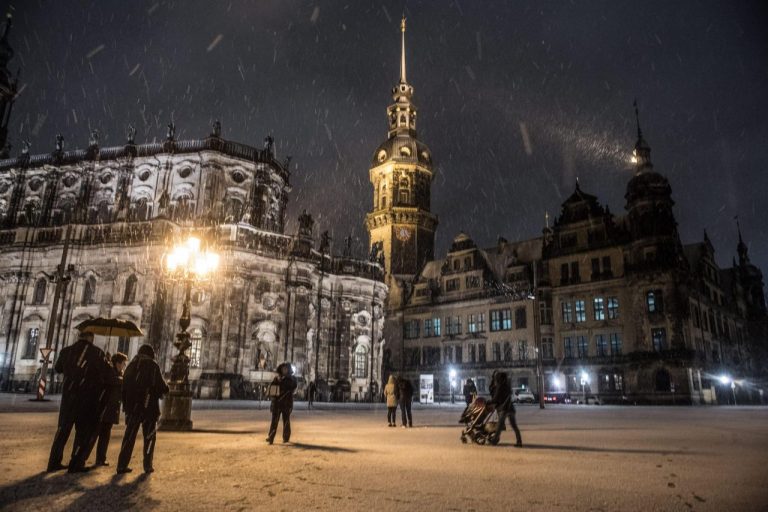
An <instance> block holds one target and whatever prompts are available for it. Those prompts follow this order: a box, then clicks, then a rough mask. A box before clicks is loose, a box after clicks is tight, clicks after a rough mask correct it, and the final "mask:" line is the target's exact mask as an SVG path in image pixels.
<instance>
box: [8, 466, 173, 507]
mask: <svg viewBox="0 0 768 512" xmlns="http://www.w3.org/2000/svg"><path fill="white" fill-rule="evenodd" d="M90 474H91V473H78V474H69V473H66V472H59V473H55V474H50V475H49V474H48V473H46V472H44V471H43V472H40V473H37V474H35V475H32V476H30V477H28V478H25V479H23V480H19V481H18V482H14V483H12V484H8V485H4V486H2V487H0V503H2V504H3V506H4V507H8V510H11V509H12V505H13V504H14V503H19V502H23V501H25V500H30V499H35V498H40V497H42V496H45V497H46V498H48V499H49V500H50V498H52V497H54V496H58V495H62V494H79V496H78V497H77V498H75V500H74V501H73V502H72V503H71V504H70V505H69V506H68V507H67V508H66V509H64V510H68V511H72V512H80V511H84V510H130V509H141V510H151V509H152V508H155V507H156V506H158V505H159V504H160V502H159V501H156V500H153V499H151V498H149V497H147V496H146V495H143V493H142V492H140V491H142V490H143V485H142V484H143V483H144V482H145V481H146V480H147V477H148V475H146V474H143V473H142V474H141V475H140V476H138V477H137V478H135V479H134V480H132V481H130V482H128V483H125V484H121V480H122V478H121V476H122V475H114V476H113V477H112V478H111V479H110V481H109V482H107V483H105V484H101V485H97V486H95V487H89V486H86V485H83V483H82V481H81V479H82V478H83V477H84V476H86V475H90ZM138 499H141V503H140V504H137V500H138Z"/></svg>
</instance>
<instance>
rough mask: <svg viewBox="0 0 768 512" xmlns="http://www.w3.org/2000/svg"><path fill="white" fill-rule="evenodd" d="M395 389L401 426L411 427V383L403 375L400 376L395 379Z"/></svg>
mask: <svg viewBox="0 0 768 512" xmlns="http://www.w3.org/2000/svg"><path fill="white" fill-rule="evenodd" d="M397 389H398V394H399V401H400V415H401V419H402V422H403V428H405V427H406V426H407V427H413V415H412V414H411V404H413V384H411V381H410V380H408V379H406V378H405V377H400V378H399V379H398V381H397Z"/></svg>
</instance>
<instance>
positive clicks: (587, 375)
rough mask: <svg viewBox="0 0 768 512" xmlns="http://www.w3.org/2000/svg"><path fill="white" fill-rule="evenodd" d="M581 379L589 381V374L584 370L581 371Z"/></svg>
mask: <svg viewBox="0 0 768 512" xmlns="http://www.w3.org/2000/svg"><path fill="white" fill-rule="evenodd" d="M581 380H583V381H584V382H589V374H588V373H587V372H585V371H584V370H582V371H581Z"/></svg>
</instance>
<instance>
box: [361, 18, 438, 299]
mask: <svg viewBox="0 0 768 512" xmlns="http://www.w3.org/2000/svg"><path fill="white" fill-rule="evenodd" d="M400 32H401V38H402V40H401V44H402V48H401V51H402V54H401V59H400V81H399V82H398V84H397V85H396V86H395V87H393V88H392V98H393V100H394V103H393V104H391V105H390V106H389V107H388V108H387V121H388V125H389V130H388V132H387V140H385V141H384V142H383V143H382V144H381V145H380V146H379V147H378V148H377V149H376V151H375V152H374V154H373V161H372V162H371V168H370V171H369V178H370V181H371V185H373V208H372V210H371V212H370V213H368V214H367V215H366V217H365V226H366V229H367V230H368V234H369V238H370V245H371V249H372V250H374V246H376V247H377V248H378V249H379V250H380V253H381V254H383V256H384V267H385V273H386V278H387V284H389V286H390V291H391V292H393V291H394V290H393V288H397V287H395V286H394V285H395V284H396V283H395V281H396V280H399V281H402V280H408V279H410V278H411V277H413V276H414V275H415V274H416V273H417V272H419V270H420V269H421V267H422V266H423V265H424V263H425V262H427V261H429V260H431V259H432V258H433V256H434V245H435V229H436V228H437V217H436V216H435V215H434V214H432V213H431V212H430V190H431V186H432V179H433V174H432V153H431V152H430V151H429V148H428V147H427V146H426V144H424V143H423V142H421V141H420V140H418V138H417V136H416V106H415V105H414V104H413V101H412V98H413V87H412V86H411V85H409V84H408V81H407V79H406V74H405V18H403V20H402V22H401V24H400ZM390 298H392V295H390ZM393 306H395V305H394V304H390V307H393Z"/></svg>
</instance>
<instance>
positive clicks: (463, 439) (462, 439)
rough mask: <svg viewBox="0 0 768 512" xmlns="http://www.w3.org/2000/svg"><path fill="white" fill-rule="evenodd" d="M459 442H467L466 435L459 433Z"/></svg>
mask: <svg viewBox="0 0 768 512" xmlns="http://www.w3.org/2000/svg"><path fill="white" fill-rule="evenodd" d="M461 442H462V443H464V444H467V436H465V435H464V434H461Z"/></svg>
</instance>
